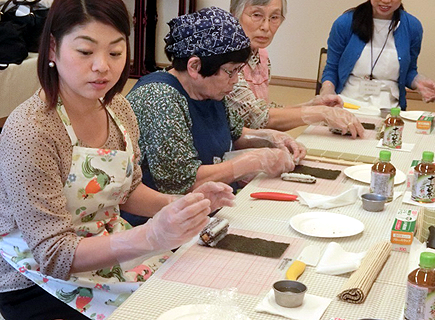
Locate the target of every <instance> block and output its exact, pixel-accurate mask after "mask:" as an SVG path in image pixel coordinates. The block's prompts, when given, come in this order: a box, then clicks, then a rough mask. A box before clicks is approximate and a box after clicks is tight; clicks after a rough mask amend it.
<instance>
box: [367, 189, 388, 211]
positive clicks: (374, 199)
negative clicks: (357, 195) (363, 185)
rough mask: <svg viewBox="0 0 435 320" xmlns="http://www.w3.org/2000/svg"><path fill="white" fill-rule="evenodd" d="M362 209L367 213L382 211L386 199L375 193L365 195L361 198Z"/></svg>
mask: <svg viewBox="0 0 435 320" xmlns="http://www.w3.org/2000/svg"><path fill="white" fill-rule="evenodd" d="M361 200H362V205H363V209H364V210H367V211H373V212H377V211H382V210H384V207H385V202H387V197H386V196H383V195H381V194H376V193H365V194H363V195H362V196H361Z"/></svg>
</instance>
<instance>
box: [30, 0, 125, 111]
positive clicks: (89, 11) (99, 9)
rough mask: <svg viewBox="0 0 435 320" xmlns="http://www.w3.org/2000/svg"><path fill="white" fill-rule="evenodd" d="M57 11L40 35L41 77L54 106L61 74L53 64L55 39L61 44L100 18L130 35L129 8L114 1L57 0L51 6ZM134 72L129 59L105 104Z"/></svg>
mask: <svg viewBox="0 0 435 320" xmlns="http://www.w3.org/2000/svg"><path fill="white" fill-rule="evenodd" d="M50 12H53V13H52V14H50V15H49V16H48V17H47V20H46V22H45V25H44V29H43V31H42V34H41V38H40V46H39V58H38V77H39V81H40V83H41V86H42V89H43V90H44V92H45V95H46V100H47V103H48V105H49V106H50V107H54V106H55V105H56V102H57V97H58V93H59V77H58V73H57V69H56V68H51V67H50V66H49V61H50V59H49V55H50V43H51V42H52V41H55V43H57V44H58V45H59V44H60V43H61V42H62V38H63V37H64V36H65V35H66V34H68V33H69V32H70V31H71V30H72V29H73V28H74V27H75V26H78V25H82V24H85V23H87V22H90V21H98V22H102V23H104V24H107V25H110V26H112V27H114V28H115V29H116V30H118V31H119V32H120V33H122V34H124V35H125V36H126V37H128V36H130V18H129V16H128V13H127V11H124V10H121V8H120V7H119V6H114V5H113V4H112V3H111V2H110V1H98V0H93V1H92V0H88V1H74V0H63V1H55V2H54V3H53V5H52V6H51V8H50ZM129 56H130V47H129V43H127V57H129ZM129 72H130V59H126V61H125V67H124V70H123V72H122V74H121V77H120V78H119V80H118V82H117V83H116V84H115V86H113V88H112V89H110V90H109V91H108V92H107V93H106V95H105V97H104V102H103V103H104V104H108V103H110V102H111V101H112V99H113V97H114V96H115V95H116V94H117V93H120V92H121V91H122V89H123V87H124V85H125V83H126V82H127V79H128V76H129Z"/></svg>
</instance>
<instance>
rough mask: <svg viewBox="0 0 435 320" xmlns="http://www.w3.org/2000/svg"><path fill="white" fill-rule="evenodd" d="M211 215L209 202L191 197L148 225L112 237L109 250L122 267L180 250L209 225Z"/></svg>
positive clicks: (197, 195)
mask: <svg viewBox="0 0 435 320" xmlns="http://www.w3.org/2000/svg"><path fill="white" fill-rule="evenodd" d="M210 212H211V209H210V200H208V199H204V195H203V194H202V193H189V194H187V195H186V196H184V197H182V198H180V199H178V200H176V201H174V202H172V203H170V204H168V205H167V206H165V207H163V208H162V209H161V210H160V211H159V212H157V213H156V214H155V215H154V217H153V218H152V219H149V220H148V222H147V223H145V224H143V225H140V226H137V227H134V228H133V229H130V230H127V231H123V232H118V233H115V234H113V235H111V236H110V248H111V250H112V252H113V254H114V256H115V257H116V259H117V260H118V262H119V263H121V262H124V261H127V260H130V259H133V258H137V257H146V256H153V255H155V254H157V253H158V252H163V251H167V250H170V249H174V248H177V247H179V246H180V245H182V244H184V243H186V242H188V241H189V240H191V239H192V237H194V236H195V235H197V234H198V233H199V232H200V231H201V230H202V229H203V228H204V227H205V226H206V225H207V223H208V222H209V217H208V216H207V215H208V214H209V213H210Z"/></svg>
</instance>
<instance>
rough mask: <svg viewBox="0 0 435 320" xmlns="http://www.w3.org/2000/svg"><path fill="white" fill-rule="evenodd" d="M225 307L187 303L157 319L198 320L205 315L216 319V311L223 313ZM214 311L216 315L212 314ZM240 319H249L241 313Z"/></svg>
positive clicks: (217, 316)
mask: <svg viewBox="0 0 435 320" xmlns="http://www.w3.org/2000/svg"><path fill="white" fill-rule="evenodd" d="M225 309H226V307H225V306H216V305H210V304H188V305H184V306H180V307H176V308H174V309H171V310H169V311H166V312H165V313H163V314H162V315H160V317H158V318H157V320H199V319H206V318H207V317H209V318H211V319H218V318H219V314H218V313H220V314H221V315H222V314H225ZM215 312H216V315H214V313H215ZM211 313H213V315H211ZM205 316H207V317H205ZM238 316H240V315H238ZM237 319H239V318H237ZM240 319H241V320H249V318H248V317H247V316H244V317H243V315H241V318H240Z"/></svg>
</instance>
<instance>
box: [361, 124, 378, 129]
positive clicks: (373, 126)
mask: <svg viewBox="0 0 435 320" xmlns="http://www.w3.org/2000/svg"><path fill="white" fill-rule="evenodd" d="M361 124H362V126H363V127H364V129H366V130H375V128H376V126H375V124H374V123H368V122H361Z"/></svg>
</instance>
